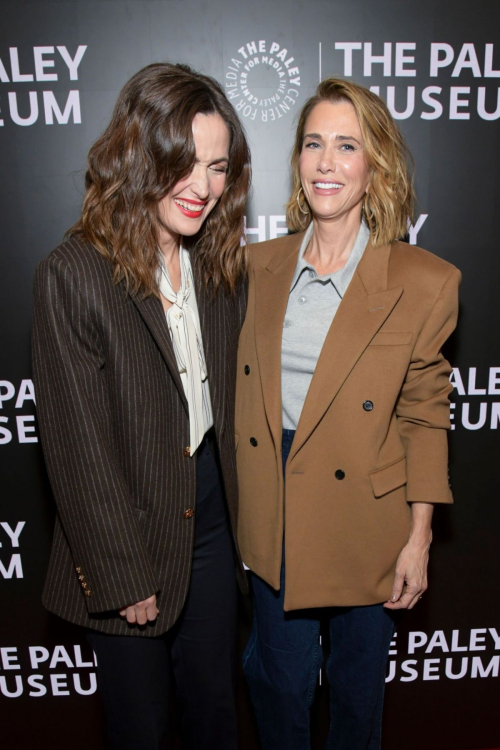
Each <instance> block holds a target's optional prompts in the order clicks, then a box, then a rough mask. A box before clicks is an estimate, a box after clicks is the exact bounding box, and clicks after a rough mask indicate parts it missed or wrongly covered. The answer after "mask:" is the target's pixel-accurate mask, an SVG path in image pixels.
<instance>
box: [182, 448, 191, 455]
mask: <svg viewBox="0 0 500 750" xmlns="http://www.w3.org/2000/svg"><path fill="white" fill-rule="evenodd" d="M182 453H183V455H184V457H185V458H189V456H190V455H191V447H190V446H189V445H188V446H187V447H186V448H184V450H183V451H182Z"/></svg>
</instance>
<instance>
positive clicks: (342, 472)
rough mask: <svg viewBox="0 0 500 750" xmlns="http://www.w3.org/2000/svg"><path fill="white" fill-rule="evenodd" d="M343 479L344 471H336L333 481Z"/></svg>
mask: <svg viewBox="0 0 500 750" xmlns="http://www.w3.org/2000/svg"><path fill="white" fill-rule="evenodd" d="M344 477H345V471H342V469H337V471H336V472H335V479H344Z"/></svg>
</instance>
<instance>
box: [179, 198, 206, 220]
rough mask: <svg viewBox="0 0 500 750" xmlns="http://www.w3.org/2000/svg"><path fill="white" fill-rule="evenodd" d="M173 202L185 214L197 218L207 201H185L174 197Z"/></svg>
mask: <svg viewBox="0 0 500 750" xmlns="http://www.w3.org/2000/svg"><path fill="white" fill-rule="evenodd" d="M174 203H175V204H176V206H178V207H179V208H180V210H181V211H182V213H183V214H184V215H185V216H189V217H190V218H192V219H197V218H198V217H199V216H201V214H202V213H203V211H204V209H205V206H206V205H207V203H198V202H196V201H185V200H182V199H180V198H174Z"/></svg>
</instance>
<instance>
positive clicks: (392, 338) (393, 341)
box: [370, 331, 413, 346]
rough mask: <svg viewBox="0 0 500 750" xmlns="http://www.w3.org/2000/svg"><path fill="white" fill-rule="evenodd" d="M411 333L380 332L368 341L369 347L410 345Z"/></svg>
mask: <svg viewBox="0 0 500 750" xmlns="http://www.w3.org/2000/svg"><path fill="white" fill-rule="evenodd" d="M412 338H413V334H412V332H411V331H380V333H376V334H375V336H374V337H373V338H372V340H371V341H370V346H404V345H405V344H411V340H412Z"/></svg>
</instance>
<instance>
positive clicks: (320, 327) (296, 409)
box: [281, 222, 370, 430]
mask: <svg viewBox="0 0 500 750" xmlns="http://www.w3.org/2000/svg"><path fill="white" fill-rule="evenodd" d="M312 232H313V225H312V223H311V224H309V226H308V228H307V230H306V233H305V235H304V239H303V240H302V244H301V246H300V250H299V257H298V259H297V266H296V268H295V273H294V275H293V279H292V285H291V287H290V295H289V297H288V305H287V308H286V315H285V322H284V324H283V338H282V343H281V394H282V395H281V398H282V409H283V427H284V428H285V429H287V430H296V429H297V425H298V423H299V418H300V414H301V412H302V407H303V405H304V401H305V398H306V395H307V391H308V389H309V384H310V382H311V379H312V376H313V374H314V370H315V368H316V363H317V361H318V357H319V355H320V352H321V349H322V347H323V343H324V341H325V338H326V334H327V333H328V329H329V328H330V326H331V324H332V320H333V319H334V317H335V313H336V312H337V310H338V307H339V305H340V303H341V301H342V297H343V296H344V294H345V292H346V290H347V287H348V286H349V284H350V282H351V279H352V277H353V275H354V271H355V270H356V266H357V265H358V263H359V261H360V259H361V256H362V255H363V253H364V250H365V248H366V245H367V243H368V240H369V238H370V232H369V229H368V227H367V226H366V224H364V222H361V226H360V228H359V232H358V236H357V238H356V241H355V243H354V246H353V248H352V250H351V253H350V255H349V258H348V259H347V263H346V264H345V266H344V267H343V268H341V269H339V270H338V271H336V272H335V273H330V274H327V275H326V276H318V274H317V273H316V271H315V269H314V267H313V266H312V265H311V264H310V263H308V262H307V261H306V260H304V253H305V251H306V248H307V246H308V244H309V241H310V239H311V236H312Z"/></svg>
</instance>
